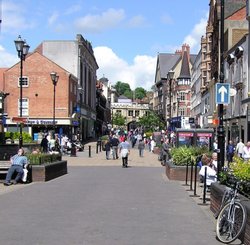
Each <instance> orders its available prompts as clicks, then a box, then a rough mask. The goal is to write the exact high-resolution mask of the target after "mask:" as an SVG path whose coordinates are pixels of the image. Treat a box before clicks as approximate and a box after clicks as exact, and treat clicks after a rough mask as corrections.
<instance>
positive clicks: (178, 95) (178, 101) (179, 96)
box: [177, 93, 181, 128]
mask: <svg viewBox="0 0 250 245" xmlns="http://www.w3.org/2000/svg"><path fill="white" fill-rule="evenodd" d="M180 100H181V95H180V94H179V93H178V94H177V128H181V124H180V122H179V106H180Z"/></svg>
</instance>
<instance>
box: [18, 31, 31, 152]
mask: <svg viewBox="0 0 250 245" xmlns="http://www.w3.org/2000/svg"><path fill="white" fill-rule="evenodd" d="M14 42H15V46H16V50H17V53H18V57H19V58H20V78H19V80H18V82H19V87H20V99H19V116H20V117H22V116H23V61H24V60H25V57H26V55H27V54H28V52H29V48H30V46H29V45H28V44H27V43H26V41H25V40H22V38H21V36H20V35H19V36H18V38H17V40H15V41H14ZM22 146H23V130H22V124H21V123H20V136H19V148H21V147H22Z"/></svg>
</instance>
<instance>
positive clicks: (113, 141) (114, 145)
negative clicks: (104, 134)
mask: <svg viewBox="0 0 250 245" xmlns="http://www.w3.org/2000/svg"><path fill="white" fill-rule="evenodd" d="M119 143H120V142H119V139H118V138H117V136H116V135H113V136H112V138H111V139H110V144H111V147H112V150H113V151H112V153H113V154H112V155H113V160H115V159H118V158H119V157H118V145H119Z"/></svg>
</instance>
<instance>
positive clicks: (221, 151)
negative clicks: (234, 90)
mask: <svg viewBox="0 0 250 245" xmlns="http://www.w3.org/2000/svg"><path fill="white" fill-rule="evenodd" d="M220 24H221V26H220V83H224V56H223V54H224V0H221V23H220ZM223 110H224V108H223V104H219V105H218V118H219V126H218V127H217V135H218V169H217V176H218V179H219V178H220V172H221V170H222V168H223V167H224V160H225V131H224V126H223Z"/></svg>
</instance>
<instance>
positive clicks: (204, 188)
mask: <svg viewBox="0 0 250 245" xmlns="http://www.w3.org/2000/svg"><path fill="white" fill-rule="evenodd" d="M206 192H207V168H205V175H204V187H203V204H205V203H206Z"/></svg>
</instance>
